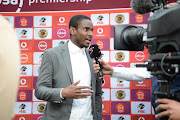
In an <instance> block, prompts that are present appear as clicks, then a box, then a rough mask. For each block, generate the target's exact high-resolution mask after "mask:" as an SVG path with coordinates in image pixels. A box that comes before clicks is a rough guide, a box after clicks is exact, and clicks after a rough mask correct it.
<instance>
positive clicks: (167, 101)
mask: <svg viewBox="0 0 180 120" xmlns="http://www.w3.org/2000/svg"><path fill="white" fill-rule="evenodd" d="M169 102H171V100H169V99H158V100H156V103H159V104H168V103H169Z"/></svg>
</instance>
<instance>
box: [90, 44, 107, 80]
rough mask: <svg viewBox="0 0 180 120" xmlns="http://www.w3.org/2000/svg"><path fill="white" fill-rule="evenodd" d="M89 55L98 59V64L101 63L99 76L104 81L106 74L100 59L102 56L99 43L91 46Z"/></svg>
mask: <svg viewBox="0 0 180 120" xmlns="http://www.w3.org/2000/svg"><path fill="white" fill-rule="evenodd" d="M89 55H90V57H91V58H94V59H95V60H96V64H99V65H100V70H99V72H98V78H99V79H100V80H101V81H102V83H104V76H103V72H102V67H101V64H100V63H99V61H98V59H99V58H101V57H102V53H101V50H100V49H99V46H98V45H97V44H93V45H91V46H90V47H89Z"/></svg>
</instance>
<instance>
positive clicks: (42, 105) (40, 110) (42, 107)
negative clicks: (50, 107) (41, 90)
mask: <svg viewBox="0 0 180 120" xmlns="http://www.w3.org/2000/svg"><path fill="white" fill-rule="evenodd" d="M45 107H46V105H45V104H44V103H41V104H39V105H38V106H37V109H38V111H39V112H41V113H42V112H44V110H45Z"/></svg>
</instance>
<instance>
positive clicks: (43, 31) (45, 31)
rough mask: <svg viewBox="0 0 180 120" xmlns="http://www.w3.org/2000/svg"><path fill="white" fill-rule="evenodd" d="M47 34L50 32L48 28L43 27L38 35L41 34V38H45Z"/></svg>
mask: <svg viewBox="0 0 180 120" xmlns="http://www.w3.org/2000/svg"><path fill="white" fill-rule="evenodd" d="M47 34H48V32H47V30H45V29H41V30H39V32H38V35H39V37H40V38H45V37H47Z"/></svg>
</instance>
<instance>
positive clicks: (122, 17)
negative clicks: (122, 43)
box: [115, 14, 125, 23]
mask: <svg viewBox="0 0 180 120" xmlns="http://www.w3.org/2000/svg"><path fill="white" fill-rule="evenodd" d="M124 19H125V18H124V16H123V15H121V14H119V15H116V17H115V21H116V22H117V23H122V22H124Z"/></svg>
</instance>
